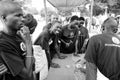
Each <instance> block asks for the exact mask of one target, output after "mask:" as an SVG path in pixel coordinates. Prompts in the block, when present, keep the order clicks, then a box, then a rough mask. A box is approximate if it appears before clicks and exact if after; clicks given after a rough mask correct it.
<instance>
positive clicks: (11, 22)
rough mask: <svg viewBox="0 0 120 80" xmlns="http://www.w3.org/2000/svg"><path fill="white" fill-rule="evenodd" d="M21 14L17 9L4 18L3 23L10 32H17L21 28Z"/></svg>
mask: <svg viewBox="0 0 120 80" xmlns="http://www.w3.org/2000/svg"><path fill="white" fill-rule="evenodd" d="M23 20H24V19H23V12H22V10H21V9H17V10H16V11H15V12H13V13H9V14H8V15H7V16H6V17H5V23H6V25H7V27H8V28H9V29H11V30H15V31H17V30H19V29H20V28H21V27H22V26H23Z"/></svg>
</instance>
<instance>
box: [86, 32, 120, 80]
mask: <svg viewBox="0 0 120 80" xmlns="http://www.w3.org/2000/svg"><path fill="white" fill-rule="evenodd" d="M85 58H86V60H87V61H88V62H91V63H94V64H95V65H96V66H97V67H98V69H99V70H100V71H101V72H102V73H103V74H104V75H105V76H106V77H108V78H109V79H110V80H120V39H119V37H117V36H116V35H114V34H110V33H109V34H108V33H107V34H100V35H96V36H93V37H92V38H91V39H90V40H89V43H88V48H87V51H86V56H85ZM118 76H119V77H118Z"/></svg>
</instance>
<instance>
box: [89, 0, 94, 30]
mask: <svg viewBox="0 0 120 80" xmlns="http://www.w3.org/2000/svg"><path fill="white" fill-rule="evenodd" d="M93 5H94V0H91V9H90V10H91V11H90V12H91V14H90V27H89V32H91V27H92V17H93Z"/></svg>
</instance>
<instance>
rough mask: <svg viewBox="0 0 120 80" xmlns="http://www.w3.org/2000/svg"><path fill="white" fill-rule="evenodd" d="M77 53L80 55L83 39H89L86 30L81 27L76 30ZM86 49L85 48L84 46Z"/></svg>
mask: <svg viewBox="0 0 120 80" xmlns="http://www.w3.org/2000/svg"><path fill="white" fill-rule="evenodd" d="M78 36H79V37H78V52H79V53H81V52H82V51H81V48H82V47H83V44H84V41H85V39H88V38H89V34H88V30H87V28H85V27H83V26H81V27H80V29H79V30H78ZM86 47H87V46H86Z"/></svg>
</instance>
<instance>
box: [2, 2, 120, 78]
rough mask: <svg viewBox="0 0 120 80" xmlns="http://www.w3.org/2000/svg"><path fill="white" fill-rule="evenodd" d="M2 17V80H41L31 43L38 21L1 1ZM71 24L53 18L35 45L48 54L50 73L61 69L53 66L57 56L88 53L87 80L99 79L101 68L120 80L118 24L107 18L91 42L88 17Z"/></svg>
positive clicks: (58, 66) (17, 5)
mask: <svg viewBox="0 0 120 80" xmlns="http://www.w3.org/2000/svg"><path fill="white" fill-rule="evenodd" d="M0 17H1V19H0V20H1V21H2V22H3V24H4V27H3V30H2V31H1V32H0V80H39V76H38V74H37V73H35V61H36V60H35V58H34V49H33V44H32V40H31V34H32V33H33V32H34V30H35V28H36V26H37V21H36V19H35V18H34V17H33V16H32V15H31V14H23V11H22V9H21V6H19V4H18V3H16V2H13V1H0ZM68 21H69V22H67V24H66V25H63V24H62V22H60V21H59V20H58V16H57V15H52V16H51V21H50V22H49V23H48V24H46V26H44V27H43V30H42V32H41V34H40V35H39V37H38V38H37V40H36V41H35V43H34V45H38V46H40V47H41V48H42V50H44V51H45V53H46V57H47V61H48V70H49V69H50V67H53V68H60V65H59V64H57V63H54V62H52V59H53V58H54V56H55V55H57V57H58V58H59V59H65V58H67V56H65V55H63V54H61V53H65V54H73V55H74V56H75V57H79V54H82V53H85V60H84V61H86V80H96V79H97V68H98V69H99V70H100V72H101V73H102V74H103V75H104V76H106V77H107V78H109V79H110V80H119V79H120V71H119V66H120V63H119V60H120V59H119V57H120V54H119V53H120V37H119V36H118V34H116V32H117V30H118V25H119V24H118V20H116V18H114V17H109V18H107V19H106V20H105V21H104V23H103V24H102V25H101V31H102V34H99V35H95V36H93V37H91V38H90V37H89V32H88V29H87V28H86V27H85V21H86V19H85V18H84V17H78V16H72V17H71V18H70V19H69V20H68Z"/></svg>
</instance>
